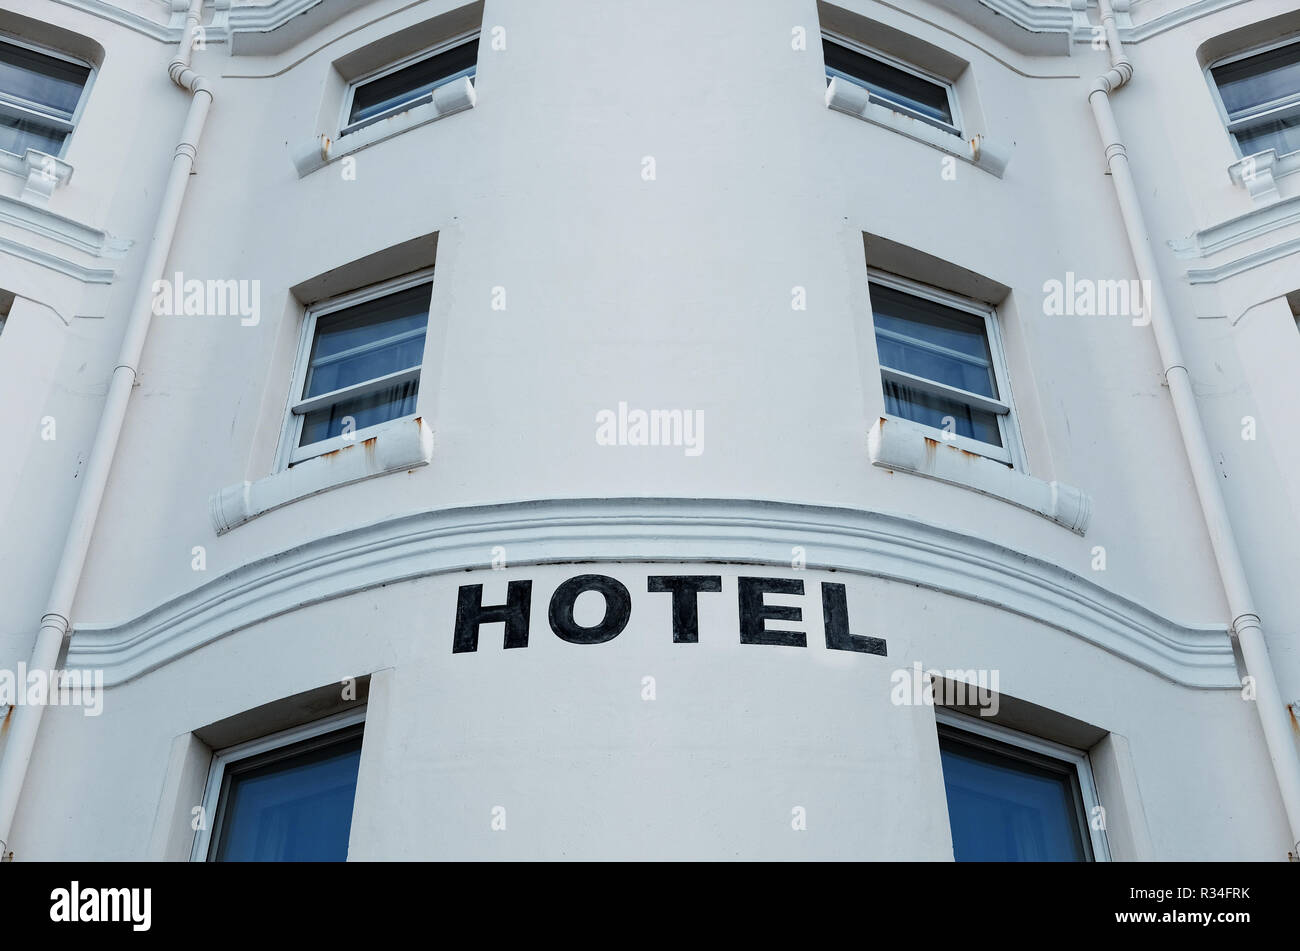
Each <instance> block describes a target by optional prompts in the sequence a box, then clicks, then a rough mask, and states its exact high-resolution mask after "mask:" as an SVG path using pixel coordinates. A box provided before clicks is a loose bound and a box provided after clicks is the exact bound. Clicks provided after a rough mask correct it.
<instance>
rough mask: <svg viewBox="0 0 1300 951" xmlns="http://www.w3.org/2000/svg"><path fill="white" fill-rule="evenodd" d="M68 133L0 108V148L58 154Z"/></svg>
mask: <svg viewBox="0 0 1300 951" xmlns="http://www.w3.org/2000/svg"><path fill="white" fill-rule="evenodd" d="M67 137H68V134H67V133H66V132H64V131H63V130H62V129H56V128H54V127H52V126H50V125H48V124H46V123H44V122H40V121H38V120H35V119H29V118H21V119H20V118H18V117H16V116H14V115H11V114H9V113H6V112H5V111H4V110H3V109H2V108H0V149H3V150H4V151H6V152H12V153H13V154H14V155H23V154H25V153H26V152H27V150H28V149H36V151H38V152H45V153H46V154H48V155H58V154H59V150H60V149H62V148H63V140H64V139H66V138H67Z"/></svg>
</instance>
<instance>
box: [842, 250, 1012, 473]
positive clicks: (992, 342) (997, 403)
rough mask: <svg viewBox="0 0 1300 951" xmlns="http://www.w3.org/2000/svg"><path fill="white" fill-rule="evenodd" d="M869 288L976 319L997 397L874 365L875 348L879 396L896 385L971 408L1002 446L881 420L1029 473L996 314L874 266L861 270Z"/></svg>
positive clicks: (873, 316) (908, 421) (889, 415)
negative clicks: (993, 428)
mask: <svg viewBox="0 0 1300 951" xmlns="http://www.w3.org/2000/svg"><path fill="white" fill-rule="evenodd" d="M872 284H882V285H884V286H885V287H888V288H891V289H893V290H896V291H899V292H901V293H903V294H909V295H911V296H913V297H919V298H921V299H922V300H928V301H931V302H933V303H936V304H942V305H943V306H944V307H951V308H952V309H953V310H960V311H964V312H965V313H968V314H972V315H974V316H976V317H980V318H982V319H983V321H984V334H985V337H986V339H987V340H988V345H989V364H990V367H991V369H992V370H993V380H994V382H995V383H996V384H997V388H998V393H999V394H1000V397H1001V398H1000V399H996V400H995V399H991V398H989V397H987V396H983V395H981V394H979V393H971V392H970V391H968V390H962V389H958V388H957V387H955V386H949V385H948V384H946V383H940V382H939V381H938V380H931V379H929V378H928V377H920V376H915V375H913V374H911V373H905V372H903V371H901V370H895V369H892V368H890V367H886V366H885V365H884V364H882V363H881V362H880V350H879V347H876V365H877V366H878V367H879V368H880V390H881V394H882V396H883V395H884V384H885V382H886V381H887V380H888V381H889V382H893V383H898V384H900V385H902V386H909V387H913V388H914V389H919V390H921V391H923V392H925V393H929V394H931V395H933V396H938V397H942V398H944V399H950V400H955V401H957V402H959V403H963V404H966V405H968V406H971V407H972V408H974V409H978V410H981V411H982V412H986V413H993V414H994V415H995V416H996V417H997V421H998V434H999V435H1000V436H1001V437H1002V445H1001V446H995V445H993V444H992V443H986V442H980V441H979V440H977V439H972V438H971V437H969V436H962V435H959V434H957V433H947V432H944V431H943V430H942V429H936V428H935V427H933V426H927V425H926V424H925V423H918V422H917V421H916V420H912V419H908V418H907V417H906V416H895V415H894V414H892V413H889V412H885V414H884V415H885V417H886V418H887V419H890V420H895V421H897V422H899V423H902V424H903V425H905V426H911V427H914V428H916V429H919V430H920V431H922V432H924V433H925V434H926V435H927V436H930V437H931V438H934V439H937V440H939V441H940V442H941V443H944V444H946V445H950V446H956V447H957V448H958V449H964V450H966V451H967V452H972V453H975V454H976V455H980V456H984V457H986V458H988V459H993V460H995V461H997V462H1000V463H1003V464H1004V465H1007V466H1010V467H1011V468H1012V469H1014V470H1015V471H1017V472H1021V473H1027V472H1028V471H1029V467H1028V460H1027V458H1026V456H1025V448H1024V443H1023V441H1022V440H1021V437H1020V424H1019V421H1018V418H1017V414H1016V406H1015V401H1014V400H1013V399H1012V395H1011V372H1010V369H1009V368H1008V366H1007V357H1006V347H1005V345H1004V343H1003V340H1002V331H1001V328H1000V326H999V324H1000V321H999V319H998V310H997V308H996V307H995V306H993V305H992V304H984V303H980V302H979V301H975V300H971V299H970V298H967V297H962V296H960V295H958V294H953V293H950V292H948V291H945V290H941V289H940V288H937V287H933V286H931V285H929V284H922V283H921V282H920V281H914V280H911V279H910V278H905V277H900V276H898V275H897V274H891V273H890V272H888V271H879V270H876V269H874V268H871V267H868V268H867V285H868V287H867V296H868V298H870V296H871V288H870V285H872ZM871 331H872V333H871V343H872V346H873V347H874V346H876V334H877V333H879V331H878V330H877V328H876V311H875V305H874V304H872V306H871Z"/></svg>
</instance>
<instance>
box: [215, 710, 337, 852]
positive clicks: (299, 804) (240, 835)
mask: <svg viewBox="0 0 1300 951" xmlns="http://www.w3.org/2000/svg"><path fill="white" fill-rule="evenodd" d="M361 731H362V728H361V727H360V726H356V727H350V728H348V729H346V730H341V731H338V732H337V733H331V734H328V735H327V736H324V737H318V738H316V739H313V740H308V741H306V742H303V743H299V744H295V745H293V746H289V747H285V748H284V749H278V750H273V751H271V752H269V753H264V754H262V755H260V756H253V757H249V758H248V759H246V760H238V761H235V762H233V763H231V764H229V765H228V766H227V767H226V769H225V773H224V777H223V779H222V788H221V798H220V805H219V806H218V814H217V819H216V825H215V826H214V829H213V836H212V846H211V848H210V849H209V858H210V859H211V860H213V861H217V862H342V861H344V860H345V859H347V857H348V834H349V833H350V832H351V830H352V802H353V799H354V798H355V796H356V791H357V767H358V765H359V764H360V762H361Z"/></svg>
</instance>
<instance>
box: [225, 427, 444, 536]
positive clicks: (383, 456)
mask: <svg viewBox="0 0 1300 951" xmlns="http://www.w3.org/2000/svg"><path fill="white" fill-rule="evenodd" d="M432 458H433V433H432V431H430V429H429V427H428V426H426V425H425V424H424V421H423V420H422V419H421V418H420V417H418V416H417V417H415V418H414V419H399V420H394V421H393V422H391V423H386V424H384V426H382V427H380V428H379V429H378V431H377V432H376V433H375V435H373V436H371V437H370V438H369V439H364V440H361V441H360V442H357V443H354V444H352V445H350V446H347V447H345V448H343V449H336V450H334V451H333V452H330V453H326V454H325V455H323V456H316V457H315V458H313V459H308V460H306V461H304V462H300V463H298V464H297V465H295V466H294V467H293V468H291V469H285V470H283V471H282V472H275V473H272V474H271V475H269V476H267V477H266V478H264V479H258V480H257V481H256V482H236V483H235V484H234V485H228V486H226V487H225V488H224V489H222V490H221V491H219V492H217V493H215V494H214V495H213V496H212V497H211V498H210V499H209V500H208V508H209V510H210V512H211V514H212V525H213V527H214V528H216V530H217V534H218V535H224V534H225V533H226V532H228V531H230V530H231V529H232V528H237V527H238V526H240V525H243V524H244V523H245V522H248V521H250V520H252V519H255V518H257V517H258V516H259V515H264V514H265V513H267V512H270V511H271V510H273V509H277V508H279V507H280V506H282V505H288V504H289V503H290V502H296V501H298V500H299V499H305V498H307V497H308V496H312V495H316V494H317V493H320V492H324V491H326V490H328V489H334V488H338V487H339V486H344V485H349V484H351V483H353V482H360V481H361V480H362V479H369V478H370V477H371V476H378V475H384V474H385V473H389V472H400V471H401V470H403V469H414V468H417V467H418V466H426V465H428V464H429V461H430V460H431V459H432Z"/></svg>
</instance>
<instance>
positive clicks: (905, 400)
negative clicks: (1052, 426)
mask: <svg viewBox="0 0 1300 951" xmlns="http://www.w3.org/2000/svg"><path fill="white" fill-rule="evenodd" d="M884 386H885V412H886V413H888V414H889V415H890V416H899V417H902V418H903V419H910V420H912V421H913V422H915V423H920V424H922V425H923V426H932V427H934V428H935V429H943V430H946V431H948V432H952V433H954V434H956V435H958V436H965V437H966V438H968V439H975V440H978V441H979V442H983V443H988V444H989V445H992V446H1001V445H1002V433H1001V431H1000V430H999V429H998V417H997V414H995V413H986V412H984V411H983V410H978V409H972V408H971V407H969V406H967V405H966V404H965V403H958V402H957V401H956V400H949V399H944V398H943V397H940V396H932V395H931V394H929V393H924V392H922V391H921V390H916V389H913V388H911V387H909V386H901V385H900V384H898V383H891V382H890V381H888V380H885V381H884ZM946 416H951V417H952V418H953V420H954V422H955V425H954V426H952V427H951V428H949V427H947V426H945V425H944V417H946Z"/></svg>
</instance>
